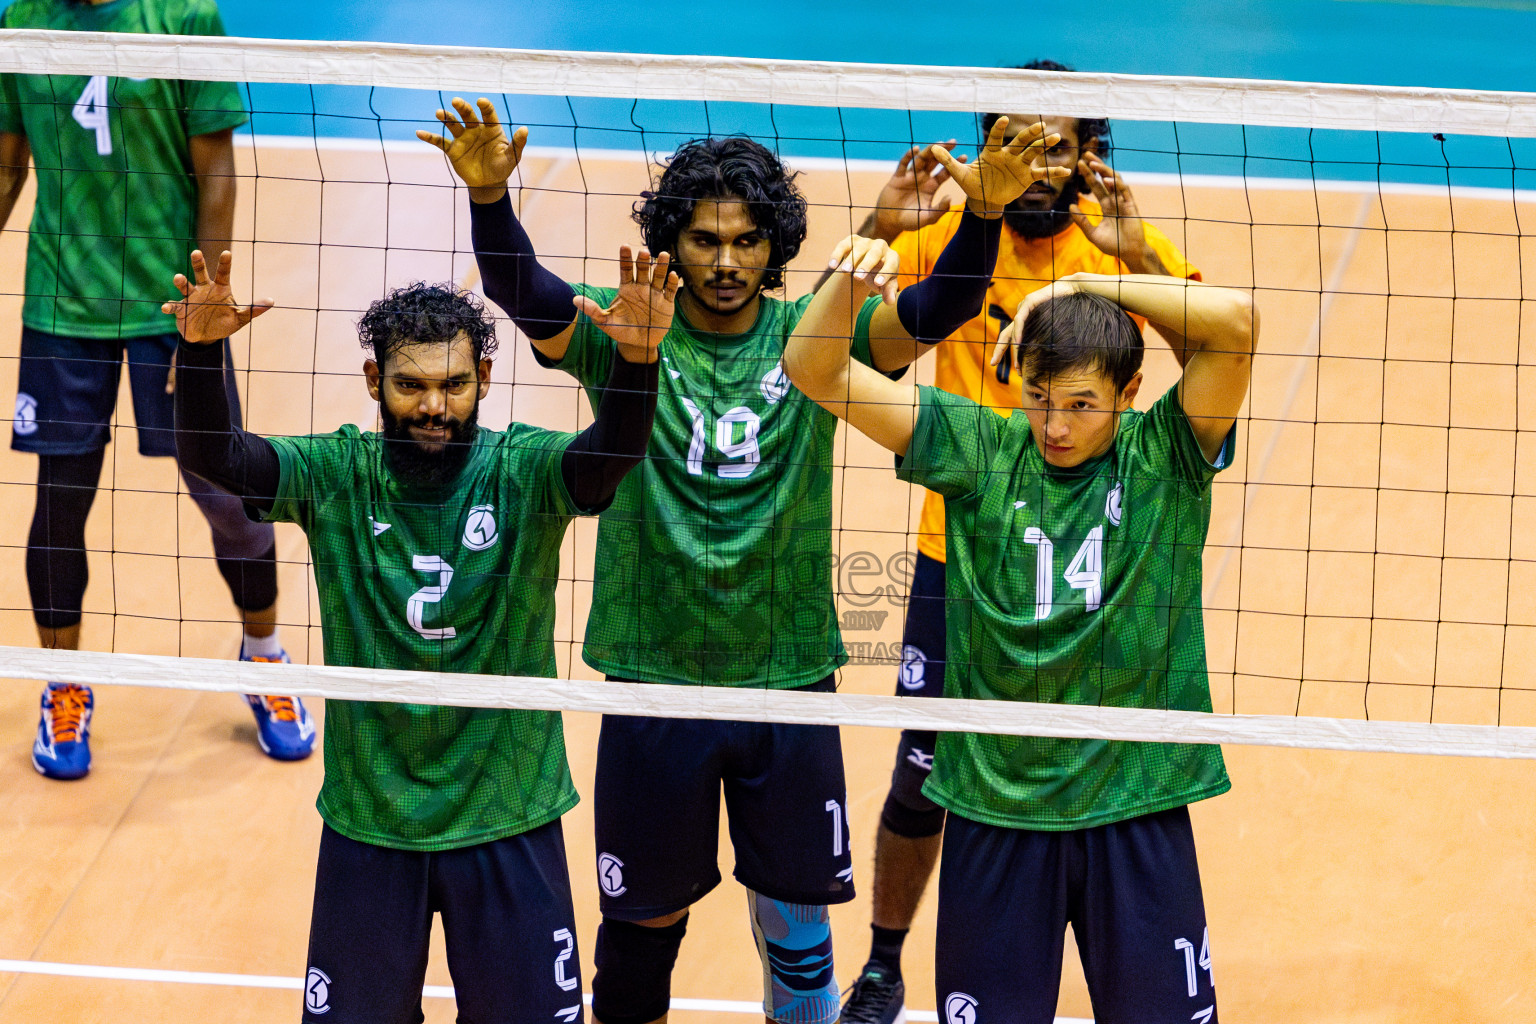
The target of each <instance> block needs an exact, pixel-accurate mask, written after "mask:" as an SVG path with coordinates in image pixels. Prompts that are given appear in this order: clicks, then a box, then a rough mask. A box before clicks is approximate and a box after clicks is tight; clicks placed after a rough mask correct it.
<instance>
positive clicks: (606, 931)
mask: <svg viewBox="0 0 1536 1024" xmlns="http://www.w3.org/2000/svg"><path fill="white" fill-rule="evenodd" d="M687 930H688V917H687V915H684V916H683V919H682V920H681V921H678V922H676V923H675V924H669V925H667V926H666V927H664V928H647V927H645V926H643V925H638V924H634V923H633V922H630V921H618V920H615V919H614V918H611V917H605V918H603V923H602V924H600V925H598V926H597V951H596V953H595V955H594V956H593V958H592V962H593V964H594V965H595V966H596V968H597V973H596V974H594V975H593V977H592V1016H593V1017H595V1018H597V1019H598V1020H600V1021H602V1022H603V1024H649V1022H650V1021H653V1020H655V1019H656V1018H657V1017H660V1016H662V1015H664V1014H665V1013H666V1012H667V1010H668V1008H669V1007H670V1006H671V1005H672V968H673V966H674V965H675V964H676V963H677V950H678V947H679V946H681V945H682V944H683V934H684V933H685V932H687Z"/></svg>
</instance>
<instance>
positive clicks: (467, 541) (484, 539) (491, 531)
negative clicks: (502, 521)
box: [464, 505, 496, 551]
mask: <svg viewBox="0 0 1536 1024" xmlns="http://www.w3.org/2000/svg"><path fill="white" fill-rule="evenodd" d="M495 543H496V506H495V505H476V506H475V507H474V508H472V509H470V510H469V518H468V519H466V520H465V521H464V546H465V547H467V548H469V550H471V551H484V550H485V549H486V548H488V547H490V546H491V545H492V544H495Z"/></svg>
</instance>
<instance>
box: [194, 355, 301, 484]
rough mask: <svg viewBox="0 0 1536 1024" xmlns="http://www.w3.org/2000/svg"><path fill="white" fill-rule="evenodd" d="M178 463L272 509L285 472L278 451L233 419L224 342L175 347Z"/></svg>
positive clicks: (212, 481)
mask: <svg viewBox="0 0 1536 1024" xmlns="http://www.w3.org/2000/svg"><path fill="white" fill-rule="evenodd" d="M176 461H177V462H179V463H180V464H181V466H182V468H184V469H187V470H189V471H191V472H193V473H196V474H197V475H198V476H200V477H202V478H203V479H204V480H207V481H209V482H211V483H214V484H217V485H218V486H220V487H222V488H224V489H225V490H226V491H229V492H230V493H231V494H234V495H236V496H238V497H241V498H244V499H245V503H246V504H247V505H251V506H254V507H255V508H257V509H260V510H261V511H263V512H270V511H271V510H272V502H273V500H274V499H275V497H276V495H277V484H278V480H279V478H280V475H281V469H280V467H279V465H278V461H277V452H276V451H275V450H274V449H273V447H272V444H271V442H269V441H268V440H267V439H266V438H264V437H261V436H260V435H258V434H252V433H248V432H247V431H244V430H242V429H240V428H239V427H237V426H236V425H235V424H234V422H233V421H232V419H231V417H230V413H229V395H228V393H227V392H226V391H225V390H224V346H223V345H222V344H217V345H189V344H187V343H186V342H185V341H183V342H181V344H179V345H177V346H176Z"/></svg>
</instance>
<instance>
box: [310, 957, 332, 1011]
mask: <svg viewBox="0 0 1536 1024" xmlns="http://www.w3.org/2000/svg"><path fill="white" fill-rule="evenodd" d="M304 1008H305V1009H306V1010H308V1011H309V1012H310V1013H329V1012H330V1009H331V979H330V978H329V977H328V976H327V975H326V973H325V972H324V971H322V970H321V969H320V968H318V967H311V968H310V969H309V975H308V977H306V978H305V979H304Z"/></svg>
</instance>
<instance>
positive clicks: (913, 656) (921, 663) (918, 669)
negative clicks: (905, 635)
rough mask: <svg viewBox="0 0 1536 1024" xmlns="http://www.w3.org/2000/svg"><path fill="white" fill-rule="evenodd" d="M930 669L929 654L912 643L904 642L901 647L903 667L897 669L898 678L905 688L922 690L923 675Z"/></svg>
mask: <svg viewBox="0 0 1536 1024" xmlns="http://www.w3.org/2000/svg"><path fill="white" fill-rule="evenodd" d="M927 669H928V655H926V654H924V653H923V652H922V651H920V650H918V649H917V648H916V647H914V646H912V645H911V644H903V645H902V648H901V668H899V669H897V670H896V678H897V679H898V680H900V682H901V688H902V689H903V690H921V689H922V688H923V675H924V673H925V672H926V671H927Z"/></svg>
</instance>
